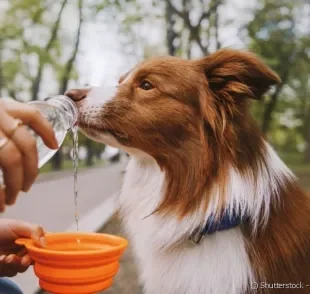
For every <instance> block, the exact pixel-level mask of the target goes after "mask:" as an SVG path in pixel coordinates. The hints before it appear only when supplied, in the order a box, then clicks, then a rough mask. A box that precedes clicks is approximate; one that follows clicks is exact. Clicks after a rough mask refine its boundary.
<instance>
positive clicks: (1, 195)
mask: <svg viewBox="0 0 310 294" xmlns="http://www.w3.org/2000/svg"><path fill="white" fill-rule="evenodd" d="M4 210H5V189H4V187H1V185H0V212H4Z"/></svg>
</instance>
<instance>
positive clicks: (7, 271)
mask: <svg viewBox="0 0 310 294" xmlns="http://www.w3.org/2000/svg"><path fill="white" fill-rule="evenodd" d="M18 238H32V240H33V241H34V242H35V244H36V245H38V246H40V247H45V246H46V241H45V237H44V230H43V228H42V227H40V226H38V225H34V224H30V223H27V222H23V221H19V220H10V219H1V220H0V276H1V277H13V276H15V275H17V274H18V273H23V272H25V271H26V270H27V269H28V267H29V266H30V265H31V264H32V260H31V258H30V256H29V255H28V253H27V250H26V248H25V247H23V246H20V245H17V244H15V240H16V239H18Z"/></svg>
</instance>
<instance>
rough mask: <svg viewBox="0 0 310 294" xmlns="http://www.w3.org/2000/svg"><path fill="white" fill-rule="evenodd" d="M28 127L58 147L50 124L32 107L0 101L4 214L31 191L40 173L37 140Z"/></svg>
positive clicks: (0, 190)
mask: <svg viewBox="0 0 310 294" xmlns="http://www.w3.org/2000/svg"><path fill="white" fill-rule="evenodd" d="M22 124H25V125H27V126H29V127H30V128H31V129H33V130H34V131H35V132H36V133H37V134H38V135H39V136H40V137H42V139H43V141H44V143H45V144H46V145H47V146H48V147H49V148H52V149H57V148H58V144H57V140H56V138H55V134H54V131H53V129H52V127H51V125H50V123H49V122H48V121H47V120H46V119H45V118H44V117H43V116H42V115H41V113H40V112H39V111H38V110H37V109H36V108H34V107H33V106H30V105H28V104H24V103H19V102H17V101H14V100H11V99H0V168H1V169H2V172H3V178H4V184H5V185H4V186H3V187H2V188H1V187H0V212H3V211H4V209H5V204H7V205H12V204H14V203H15V201H16V198H17V195H18V193H19V192H20V191H24V192H27V191H28V190H29V189H30V187H31V185H32V184H33V182H34V180H35V178H36V177H37V174H38V153H37V147H36V140H35V138H34V136H33V135H31V133H30V132H29V131H28V129H27V127H26V126H24V125H22Z"/></svg>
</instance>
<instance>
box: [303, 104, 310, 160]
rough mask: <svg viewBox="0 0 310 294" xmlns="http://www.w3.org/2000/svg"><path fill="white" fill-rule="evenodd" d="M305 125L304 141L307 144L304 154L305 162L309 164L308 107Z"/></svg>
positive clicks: (309, 120)
mask: <svg viewBox="0 0 310 294" xmlns="http://www.w3.org/2000/svg"><path fill="white" fill-rule="evenodd" d="M304 123H305V140H306V143H307V147H306V150H305V153H304V160H305V162H307V163H309V162H310V106H309V107H308V114H307V116H306V118H305V120H304Z"/></svg>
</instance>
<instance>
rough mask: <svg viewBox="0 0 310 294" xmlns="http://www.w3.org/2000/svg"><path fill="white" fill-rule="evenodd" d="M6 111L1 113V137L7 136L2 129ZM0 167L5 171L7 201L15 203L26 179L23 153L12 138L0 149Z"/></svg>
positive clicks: (10, 203)
mask: <svg viewBox="0 0 310 294" xmlns="http://www.w3.org/2000/svg"><path fill="white" fill-rule="evenodd" d="M4 116H5V114H4V113H1V115H0V137H3V136H5V134H4V132H3V131H2V130H1V127H2V123H3V117H4ZM0 167H1V169H2V172H3V178H4V183H5V186H6V188H5V191H4V192H5V194H6V197H5V200H6V201H5V203H6V204H9V205H12V204H14V203H15V200H16V197H17V194H18V192H19V191H20V190H21V189H22V186H23V181H24V170H23V165H22V155H21V153H20V151H19V150H18V148H17V147H16V146H15V144H14V142H13V141H12V140H9V141H8V143H7V144H6V145H5V146H3V147H2V148H1V149H0Z"/></svg>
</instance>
